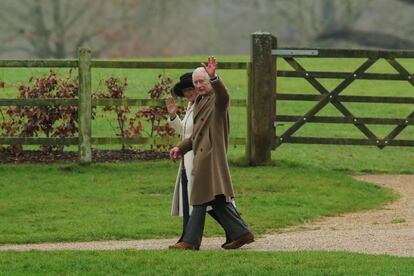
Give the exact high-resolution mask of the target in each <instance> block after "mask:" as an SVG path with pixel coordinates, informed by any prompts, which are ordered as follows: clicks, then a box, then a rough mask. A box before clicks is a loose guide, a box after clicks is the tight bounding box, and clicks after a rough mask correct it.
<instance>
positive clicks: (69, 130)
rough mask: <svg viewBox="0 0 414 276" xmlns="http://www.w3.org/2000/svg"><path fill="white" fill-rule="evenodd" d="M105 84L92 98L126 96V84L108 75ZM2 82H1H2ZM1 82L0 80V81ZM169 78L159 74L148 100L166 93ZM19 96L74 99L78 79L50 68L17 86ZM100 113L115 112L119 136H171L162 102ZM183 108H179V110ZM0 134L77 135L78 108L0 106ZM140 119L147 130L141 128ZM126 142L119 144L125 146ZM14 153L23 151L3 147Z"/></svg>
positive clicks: (56, 148)
mask: <svg viewBox="0 0 414 276" xmlns="http://www.w3.org/2000/svg"><path fill="white" fill-rule="evenodd" d="M101 82H102V83H104V85H105V88H106V89H105V90H104V91H98V92H95V93H93V95H92V97H93V98H95V99H127V98H128V97H127V96H126V95H125V93H126V90H127V87H128V83H127V79H124V80H123V81H122V80H120V79H118V78H115V77H111V78H109V79H107V80H104V81H101ZM3 83H4V82H3ZM0 84H1V83H0ZM172 85H173V81H172V80H171V79H170V78H169V77H167V76H165V75H159V76H158V82H157V83H156V84H155V85H154V87H153V88H151V89H150V91H149V92H148V95H149V97H150V98H151V99H164V98H165V97H166V96H167V95H169V93H170V90H171V87H172ZM18 90H19V95H18V97H17V98H19V99H59V98H77V97H78V90H79V80H78V78H77V77H71V71H70V72H69V77H63V78H62V77H58V76H57V74H56V73H55V72H54V71H52V70H51V71H50V72H49V75H48V76H46V77H41V78H31V79H30V80H29V85H27V86H25V85H19V86H18ZM103 111H104V112H115V114H116V122H117V127H116V128H114V130H115V131H116V135H117V136H120V137H122V138H139V137H142V134H143V133H146V134H147V135H148V136H149V137H168V136H173V135H174V134H175V133H174V130H173V129H172V128H171V127H170V126H169V125H168V124H167V123H166V119H167V116H168V112H167V109H166V107H165V105H164V104H161V105H156V106H150V107H147V108H142V109H140V110H139V111H138V112H136V113H132V112H131V108H130V107H129V106H115V105H113V106H105V107H104V108H103ZM182 111H183V108H182V107H179V112H182ZM95 114H96V110H95V109H93V111H92V119H94V118H95ZM0 116H1V118H0V120H1V121H0V136H3V137H61V138H68V137H76V136H77V135H78V107H77V106H63V105H59V104H56V105H47V106H46V105H39V106H14V107H6V108H3V109H0ZM143 121H145V122H146V123H145V125H146V126H148V129H144V127H143V125H144V124H143V123H142V122H143ZM170 146H171V145H161V144H157V145H151V149H152V150H164V149H166V148H167V147H170ZM41 148H42V150H43V151H45V152H46V153H51V152H53V151H58V152H62V151H63V149H64V145H59V146H51V145H42V146H41ZM125 148H126V145H125V144H123V145H122V149H125ZM0 150H3V151H4V150H7V151H9V152H11V153H13V154H15V155H19V154H20V153H21V152H22V151H23V147H22V146H21V145H12V146H8V147H4V146H1V145H0Z"/></svg>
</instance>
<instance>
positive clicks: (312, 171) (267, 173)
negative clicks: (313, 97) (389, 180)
mask: <svg viewBox="0 0 414 276" xmlns="http://www.w3.org/2000/svg"><path fill="white" fill-rule="evenodd" d="M176 172H177V164H174V163H171V162H168V161H153V162H130V163H112V164H93V165H92V166H90V167H81V166H78V165H65V164H56V165H43V166H38V165H3V166H0V175H1V176H2V177H1V178H0V243H3V244H4V243H32V242H34V243H38V242H48V241H86V240H108V239H147V238H158V237H175V236H178V235H179V232H180V229H181V218H178V217H176V218H172V217H170V206H171V198H172V191H173V186H174V183H175V176H176ZM231 172H232V176H233V182H234V187H235V190H236V201H237V205H238V208H239V211H240V212H241V213H242V215H243V217H244V218H245V219H246V221H247V222H248V223H249V225H250V227H251V229H252V231H253V232H255V233H257V234H263V233H265V232H267V231H274V230H276V229H278V228H281V227H286V226H288V225H294V224H299V223H302V222H304V221H306V220H309V219H315V218H319V217H322V216H328V215H335V214H338V213H343V212H351V211H356V210H361V209H368V208H374V207H377V206H380V205H381V204H384V203H385V202H388V201H390V200H393V199H395V198H396V195H394V194H393V193H392V192H390V191H388V190H385V189H382V188H379V187H377V186H374V185H370V184H366V183H361V182H358V181H356V180H354V179H352V178H351V177H350V176H346V175H344V174H343V173H340V172H334V171H330V170H323V169H319V168H316V167H307V166H295V165H294V164H286V163H282V162H280V163H277V164H276V165H275V166H268V167H256V168H244V167H236V166H232V168H231ZM221 231H222V230H221V229H220V228H219V227H217V225H216V224H215V223H214V222H213V221H212V220H208V222H207V227H206V235H208V236H211V235H222V232H221Z"/></svg>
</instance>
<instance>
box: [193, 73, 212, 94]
mask: <svg viewBox="0 0 414 276" xmlns="http://www.w3.org/2000/svg"><path fill="white" fill-rule="evenodd" d="M193 83H194V87H195V89H196V91H197V92H198V94H200V95H201V96H204V95H206V94H208V93H209V92H210V91H211V89H212V88H211V84H210V82H209V81H208V80H206V78H205V75H204V74H203V73H201V72H199V73H195V74H194V76H193Z"/></svg>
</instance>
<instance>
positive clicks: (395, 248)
mask: <svg viewBox="0 0 414 276" xmlns="http://www.w3.org/2000/svg"><path fill="white" fill-rule="evenodd" d="M356 178H357V179H359V180H363V181H367V182H371V183H376V184H378V185H381V186H384V187H389V188H391V189H393V190H394V191H396V192H397V193H399V194H400V195H401V198H400V200H399V201H397V202H395V203H392V204H390V205H387V206H385V207H383V208H382V209H379V210H372V211H367V212H361V213H352V214H346V215H342V216H339V217H328V218H324V219H321V220H319V221H312V222H309V223H306V224H304V225H300V226H296V227H291V228H287V229H283V230H282V232H281V233H277V234H271V235H265V236H263V237H262V238H260V239H257V241H256V242H254V243H252V244H250V245H247V246H245V247H243V248H242V250H249V251H252V250H253V251H298V250H328V251H350V252H360V253H369V254H388V255H395V256H414V175H364V176H358V177H356ZM175 241H176V239H162V240H136V241H101V242H100V241H99V242H74V243H44V244H25V245H2V246H0V251H6V250H18V251H26V250H115V249H165V248H167V247H168V245H171V244H173V243H174V242H175ZM222 242H223V238H205V239H204V240H203V244H202V249H219V248H220V245H221V243H222Z"/></svg>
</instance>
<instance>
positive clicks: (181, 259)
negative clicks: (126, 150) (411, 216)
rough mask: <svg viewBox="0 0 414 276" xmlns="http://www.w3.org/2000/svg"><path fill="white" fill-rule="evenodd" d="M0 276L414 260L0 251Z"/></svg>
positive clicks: (305, 269)
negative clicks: (0, 275)
mask: <svg viewBox="0 0 414 276" xmlns="http://www.w3.org/2000/svg"><path fill="white" fill-rule="evenodd" d="M0 271H1V274H4V275H27V274H36V275H38V274H41V275H412V273H413V272H414V258H398V257H390V256H373V255H364V254H353V253H341V252H329V253H328V252H289V253H281V252H280V253H279V252H272V253H270V252H243V251H236V252H235V251H233V252H225V251H200V252H181V251H180V252H171V251H166V250H164V251H132V250H123V251H106V252H105V251H93V252H91V251H89V252H84V251H80V252H76V251H75V252H73V251H72V252H56V251H55V252H24V253H23V252H21V253H18V252H9V253H4V252H2V253H0Z"/></svg>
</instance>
